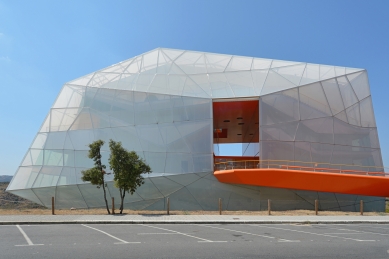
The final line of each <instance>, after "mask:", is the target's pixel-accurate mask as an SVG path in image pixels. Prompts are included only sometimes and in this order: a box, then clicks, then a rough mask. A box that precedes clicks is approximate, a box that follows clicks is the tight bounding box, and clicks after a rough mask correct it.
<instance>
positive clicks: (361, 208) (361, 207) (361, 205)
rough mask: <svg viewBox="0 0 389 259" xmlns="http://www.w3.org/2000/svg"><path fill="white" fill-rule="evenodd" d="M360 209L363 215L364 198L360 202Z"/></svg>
mask: <svg viewBox="0 0 389 259" xmlns="http://www.w3.org/2000/svg"><path fill="white" fill-rule="evenodd" d="M359 209H360V211H361V216H363V200H361V202H360V204H359Z"/></svg>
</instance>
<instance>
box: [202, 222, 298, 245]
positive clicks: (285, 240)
mask: <svg viewBox="0 0 389 259" xmlns="http://www.w3.org/2000/svg"><path fill="white" fill-rule="evenodd" d="M198 226H200V227H208V228H215V229H221V230H227V231H232V232H236V233H242V234H246V235H252V236H258V237H265V238H269V239H277V241H278V242H300V240H288V239H283V238H276V237H272V236H265V235H259V234H253V233H249V232H244V231H239V230H233V229H228V228H219V227H214V226H209V225H198Z"/></svg>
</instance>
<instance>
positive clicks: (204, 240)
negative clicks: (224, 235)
mask: <svg viewBox="0 0 389 259" xmlns="http://www.w3.org/2000/svg"><path fill="white" fill-rule="evenodd" d="M140 225H141V226H145V227H149V228H156V229H160V230H165V231H170V232H172V233H176V234H180V235H184V236H187V237H192V238H196V239H199V240H201V241H198V242H206V243H220V242H227V241H212V240H208V239H205V238H201V237H195V236H192V235H188V234H185V233H181V232H178V231H175V230H170V229H166V228H160V227H155V226H149V225H143V224H140Z"/></svg>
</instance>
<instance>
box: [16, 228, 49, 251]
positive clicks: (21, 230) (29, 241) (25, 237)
mask: <svg viewBox="0 0 389 259" xmlns="http://www.w3.org/2000/svg"><path fill="white" fill-rule="evenodd" d="M16 227H17V228H18V229H19V231H20V233H22V235H23V237H24V239H26V241H27V244H28V245H15V246H43V244H34V243H33V242H32V241H31V239H30V238H29V237H28V236H27V234H26V232H24V231H23V229H22V228H21V227H20V226H19V225H16Z"/></svg>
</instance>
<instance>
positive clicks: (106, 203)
mask: <svg viewBox="0 0 389 259" xmlns="http://www.w3.org/2000/svg"><path fill="white" fill-rule="evenodd" d="M103 190H104V200H105V206H106V207H107V211H108V214H111V212H110V211H109V208H108V201H107V192H106V191H105V182H103Z"/></svg>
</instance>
